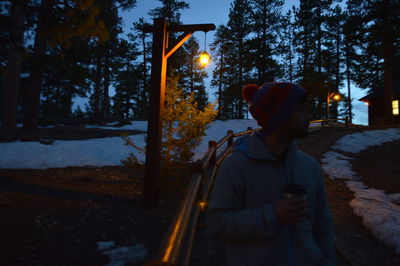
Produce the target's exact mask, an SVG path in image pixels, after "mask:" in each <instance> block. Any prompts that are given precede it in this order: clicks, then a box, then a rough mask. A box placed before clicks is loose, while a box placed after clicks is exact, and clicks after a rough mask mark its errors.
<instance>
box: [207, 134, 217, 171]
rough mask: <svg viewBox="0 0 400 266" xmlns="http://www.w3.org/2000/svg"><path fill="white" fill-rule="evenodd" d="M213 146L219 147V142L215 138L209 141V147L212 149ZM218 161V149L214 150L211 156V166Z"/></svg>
mask: <svg viewBox="0 0 400 266" xmlns="http://www.w3.org/2000/svg"><path fill="white" fill-rule="evenodd" d="M212 147H217V142H216V141H215V140H210V141H209V142H208V148H209V149H210V148H212ZM216 162H217V152H216V150H214V152H213V154H212V157H211V161H210V166H214V165H215V163H216Z"/></svg>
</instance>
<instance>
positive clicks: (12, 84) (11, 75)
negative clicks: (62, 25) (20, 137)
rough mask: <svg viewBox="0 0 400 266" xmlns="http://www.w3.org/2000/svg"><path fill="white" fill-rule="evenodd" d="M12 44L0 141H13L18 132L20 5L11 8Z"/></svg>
mask: <svg viewBox="0 0 400 266" xmlns="http://www.w3.org/2000/svg"><path fill="white" fill-rule="evenodd" d="M11 21H12V28H11V33H10V37H11V40H12V43H11V45H10V50H9V51H8V55H7V68H6V74H5V80H4V84H3V121H2V125H1V130H0V139H3V140H13V139H15V138H16V132H17V101H18V90H19V80H20V79H19V77H20V72H21V62H22V49H23V47H22V46H23V37H24V28H23V24H24V14H23V11H22V8H21V6H20V5H19V4H17V3H14V4H13V5H12V7H11Z"/></svg>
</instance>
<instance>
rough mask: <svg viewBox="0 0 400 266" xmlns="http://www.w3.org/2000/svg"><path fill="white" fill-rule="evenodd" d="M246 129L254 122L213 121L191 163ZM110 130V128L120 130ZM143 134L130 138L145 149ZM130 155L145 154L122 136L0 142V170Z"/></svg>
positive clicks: (113, 160)
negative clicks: (231, 134)
mask: <svg viewBox="0 0 400 266" xmlns="http://www.w3.org/2000/svg"><path fill="white" fill-rule="evenodd" d="M247 127H252V128H257V127H258V126H257V122H256V121H255V120H227V121H215V122H213V123H212V124H211V125H210V127H209V128H208V129H207V130H206V136H204V137H203V141H202V142H201V144H200V145H199V147H197V148H196V150H195V153H196V154H195V155H194V157H193V160H198V159H201V158H202V157H203V156H204V153H205V152H206V151H207V149H208V141H209V140H216V141H218V140H219V139H220V138H222V137H223V136H225V135H226V134H227V130H233V132H235V133H236V132H242V131H246V130H247ZM121 128H123V129H138V130H143V129H145V130H147V121H133V122H132V125H127V126H124V127H121ZM121 128H113V129H121ZM145 138H146V134H138V135H133V136H130V139H131V140H132V141H133V143H135V144H136V145H137V146H138V147H141V148H144V147H145ZM130 153H133V154H134V155H135V156H137V158H138V159H139V160H140V161H144V159H145V154H142V153H139V152H138V151H137V150H135V149H133V148H131V147H129V146H126V145H124V141H123V139H122V138H121V137H109V138H97V139H89V140H58V141H55V142H54V144H53V145H43V144H40V143H38V142H19V141H17V142H8V143H0V168H14V169H15V168H17V169H24V168H28V169H47V168H63V167H68V166H76V167H80V166H99V167H100V166H114V165H122V163H121V160H122V159H125V158H126V157H128V156H129V154H130Z"/></svg>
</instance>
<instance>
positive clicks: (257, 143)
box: [234, 132, 297, 165]
mask: <svg viewBox="0 0 400 266" xmlns="http://www.w3.org/2000/svg"><path fill="white" fill-rule="evenodd" d="M234 150H238V151H241V152H243V153H245V154H246V155H247V157H249V158H252V159H258V160H267V161H269V162H271V163H275V164H279V161H278V160H277V158H276V157H275V155H274V154H273V153H272V152H271V150H270V149H269V148H268V146H267V144H266V143H265V142H264V141H263V140H262V136H261V135H260V133H259V132H254V133H252V134H251V135H245V136H243V137H240V138H239V139H237V140H236V142H235V147H234ZM296 151H297V145H296V143H295V142H294V141H292V143H291V144H290V146H289V150H288V153H287V155H286V158H285V165H292V164H293V161H294V157H295V155H296Z"/></svg>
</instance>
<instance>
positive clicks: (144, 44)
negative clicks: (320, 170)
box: [141, 31, 148, 119]
mask: <svg viewBox="0 0 400 266" xmlns="http://www.w3.org/2000/svg"><path fill="white" fill-rule="evenodd" d="M142 44H143V88H142V106H143V107H142V112H143V113H142V115H141V117H142V118H143V119H147V116H148V114H147V106H148V100H147V93H146V92H147V48H146V33H145V32H144V31H143V32H142Z"/></svg>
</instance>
